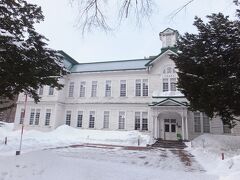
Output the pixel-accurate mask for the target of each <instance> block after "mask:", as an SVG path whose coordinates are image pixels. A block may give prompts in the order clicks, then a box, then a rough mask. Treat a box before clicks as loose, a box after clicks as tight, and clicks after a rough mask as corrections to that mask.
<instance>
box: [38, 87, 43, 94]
mask: <svg viewBox="0 0 240 180" xmlns="http://www.w3.org/2000/svg"><path fill="white" fill-rule="evenodd" d="M38 94H39V95H40V96H41V95H43V87H39V90H38Z"/></svg>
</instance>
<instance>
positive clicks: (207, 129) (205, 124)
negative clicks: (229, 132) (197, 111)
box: [202, 113, 210, 133]
mask: <svg viewBox="0 0 240 180" xmlns="http://www.w3.org/2000/svg"><path fill="white" fill-rule="evenodd" d="M202 115H203V132H204V133H210V122H209V117H208V116H207V115H206V114H205V113H203V114H202Z"/></svg>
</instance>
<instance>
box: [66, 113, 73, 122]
mask: <svg viewBox="0 0 240 180" xmlns="http://www.w3.org/2000/svg"><path fill="white" fill-rule="evenodd" d="M71 113H72V112H71V111H67V112H66V125H68V126H70V125H71Z"/></svg>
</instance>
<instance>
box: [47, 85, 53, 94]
mask: <svg viewBox="0 0 240 180" xmlns="http://www.w3.org/2000/svg"><path fill="white" fill-rule="evenodd" d="M53 92H54V88H53V87H51V86H50V87H49V91H48V95H53Z"/></svg>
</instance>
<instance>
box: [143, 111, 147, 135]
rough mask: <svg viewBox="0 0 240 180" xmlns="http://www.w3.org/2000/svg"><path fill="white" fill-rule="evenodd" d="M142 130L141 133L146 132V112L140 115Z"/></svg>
mask: <svg viewBox="0 0 240 180" xmlns="http://www.w3.org/2000/svg"><path fill="white" fill-rule="evenodd" d="M142 130H143V131H147V130H148V113H147V112H143V113H142Z"/></svg>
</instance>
